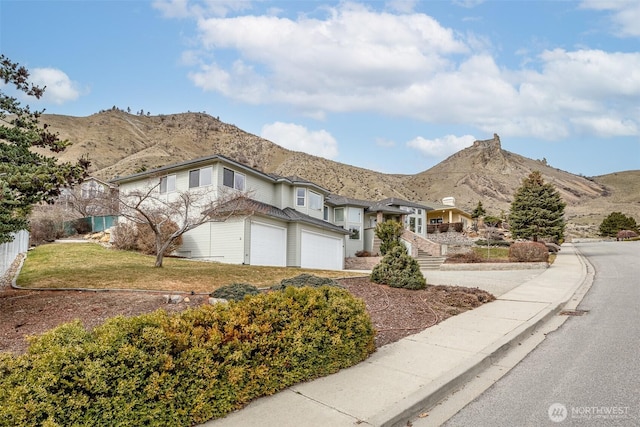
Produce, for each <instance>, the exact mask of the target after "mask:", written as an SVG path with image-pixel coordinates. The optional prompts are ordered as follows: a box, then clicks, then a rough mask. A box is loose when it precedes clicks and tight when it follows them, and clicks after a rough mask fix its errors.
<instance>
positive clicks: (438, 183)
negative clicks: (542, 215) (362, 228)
mask: <svg viewBox="0 0 640 427" xmlns="http://www.w3.org/2000/svg"><path fill="white" fill-rule="evenodd" d="M41 121H42V123H47V124H48V125H49V126H50V127H51V128H52V129H53V130H55V131H57V132H59V134H60V137H61V138H63V139H68V140H69V141H71V142H72V143H73V145H72V146H71V147H69V148H68V149H67V150H66V151H65V152H64V153H62V154H61V155H59V157H60V158H61V159H62V160H75V159H77V158H79V157H81V156H88V157H89V159H90V160H91V162H92V168H91V170H90V173H91V174H92V175H93V176H96V177H98V178H101V179H104V180H109V179H112V178H114V177H116V176H122V175H127V174H131V173H134V172H139V171H142V170H149V169H153V168H156V167H159V166H163V165H167V164H171V163H176V162H181V161H185V160H189V159H193V158H197V157H203V156H207V155H211V154H221V155H224V156H227V157H229V158H232V159H235V160H237V161H240V162H242V163H245V164H247V165H249V166H251V167H254V168H256V169H259V170H262V171H264V172H270V173H276V174H280V175H285V176H291V175H297V176H300V177H302V178H305V179H308V180H310V181H313V182H315V183H317V184H319V185H321V186H323V187H325V188H327V189H328V190H330V191H332V192H334V193H339V194H342V195H345V196H349V197H354V198H359V199H372V200H375V199H382V198H386V197H399V198H404V199H408V200H414V201H423V202H434V201H440V200H442V198H444V197H455V199H456V203H457V205H458V206H459V207H461V208H463V209H465V210H468V211H471V210H472V209H473V208H474V207H475V206H476V205H477V203H478V201H482V203H483V205H484V206H485V208H486V209H487V210H488V214H490V215H499V214H500V213H501V211H504V212H508V210H509V206H510V203H511V199H512V197H513V194H514V192H515V190H516V188H518V187H519V186H520V185H521V183H522V179H523V178H525V177H526V176H527V175H528V174H529V173H530V172H531V171H533V170H539V171H540V172H541V173H542V175H543V176H544V179H545V181H547V182H551V183H552V184H553V185H554V186H555V187H556V188H557V189H558V191H559V192H560V193H561V195H562V196H563V198H564V200H565V201H566V202H567V209H566V212H567V218H568V220H569V223H570V232H571V234H572V235H574V236H588V235H593V234H594V233H595V231H596V230H597V226H598V225H599V224H600V222H601V221H602V219H603V218H604V217H605V216H606V215H608V214H609V213H611V212H613V211H620V212H623V213H625V214H626V215H632V216H635V217H636V219H638V220H640V170H639V171H621V172H617V173H614V174H609V175H603V176H599V177H593V178H587V177H583V176H578V175H574V174H572V173H569V172H565V171H562V170H560V169H557V168H554V167H552V166H550V165H548V164H547V163H546V161H545V160H542V161H541V160H532V159H529V158H526V157H523V156H520V155H518V154H515V153H511V152H509V151H506V150H503V149H502V146H501V142H500V138H499V136H498V135H494V137H493V138H492V139H488V140H483V141H475V142H474V144H473V145H472V146H471V147H468V148H465V149H464V150H461V151H459V152H457V153H455V154H453V155H452V156H450V157H449V158H447V159H446V160H444V161H442V162H441V163H439V164H437V165H436V166H434V167H432V168H430V169H428V170H425V171H424V172H421V173H418V174H415V175H396V174H383V173H380V172H375V171H372V170H368V169H363V168H358V167H355V166H350V165H346V164H343V163H338V162H334V161H331V160H327V159H324V158H321V157H317V156H312V155H309V154H306V153H302V152H297V151H291V150H287V149H285V148H282V147H280V146H279V145H276V144H274V143H272V142H270V141H267V140H265V139H263V138H260V137H258V136H256V135H252V134H250V133H247V132H245V131H243V130H241V129H239V128H238V127H236V126H234V125H231V124H227V123H224V122H222V121H220V120H219V119H218V118H214V117H212V116H210V115H207V114H204V113H183V114H171V115H159V116H140V115H132V114H128V113H126V112H124V111H121V110H118V109H113V110H109V111H104V112H100V113H97V114H93V115H91V116H88V117H70V116H62V115H43V116H42V118H41Z"/></svg>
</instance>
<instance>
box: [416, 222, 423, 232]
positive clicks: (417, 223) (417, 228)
mask: <svg viewBox="0 0 640 427" xmlns="http://www.w3.org/2000/svg"><path fill="white" fill-rule="evenodd" d="M416 233H418V234H422V218H417V222H416Z"/></svg>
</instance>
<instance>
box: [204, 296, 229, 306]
mask: <svg viewBox="0 0 640 427" xmlns="http://www.w3.org/2000/svg"><path fill="white" fill-rule="evenodd" d="M227 302H228V301H227V300H226V299H224V298H214V297H209V304H211V305H215V304H225V303H227Z"/></svg>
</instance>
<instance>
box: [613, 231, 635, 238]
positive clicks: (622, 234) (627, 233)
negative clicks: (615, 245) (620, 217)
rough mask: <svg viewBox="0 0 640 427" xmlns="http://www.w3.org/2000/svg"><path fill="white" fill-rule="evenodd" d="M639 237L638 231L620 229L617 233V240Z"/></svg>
mask: <svg viewBox="0 0 640 427" xmlns="http://www.w3.org/2000/svg"><path fill="white" fill-rule="evenodd" d="M635 237H638V233H636V232H635V231H632V230H620V231H618V234H616V240H628V239H633V238H635Z"/></svg>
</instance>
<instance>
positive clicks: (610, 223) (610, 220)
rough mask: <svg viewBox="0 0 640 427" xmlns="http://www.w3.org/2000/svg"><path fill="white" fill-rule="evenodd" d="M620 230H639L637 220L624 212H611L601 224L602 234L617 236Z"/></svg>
mask: <svg viewBox="0 0 640 427" xmlns="http://www.w3.org/2000/svg"><path fill="white" fill-rule="evenodd" d="M620 230H631V231H635V232H638V224H636V220H635V219H634V218H632V217H630V216H626V215H624V214H623V213H622V212H611V213H610V214H609V215H608V216H607V217H606V218H605V219H604V220H603V221H602V223H601V224H600V235H601V236H605V237H616V235H617V234H618V231H620Z"/></svg>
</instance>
